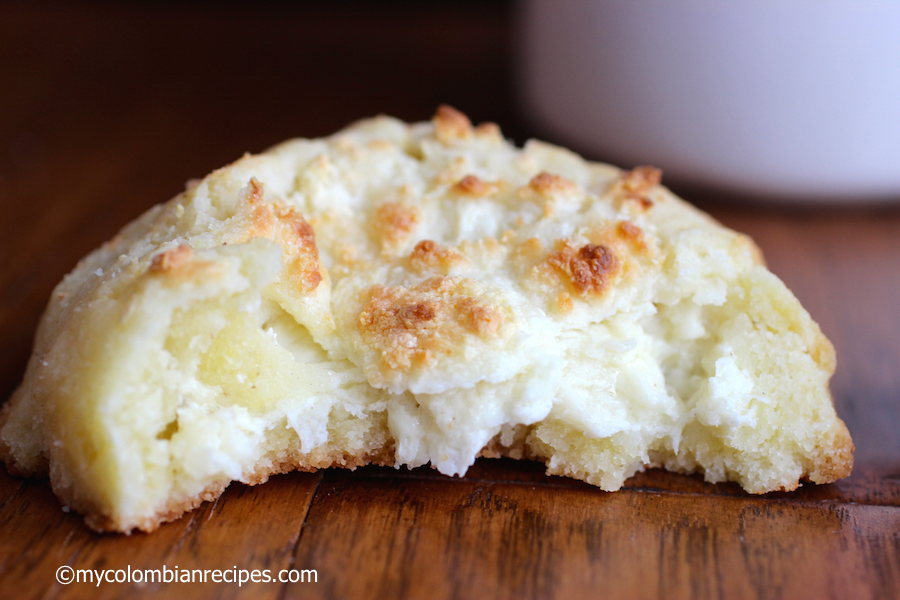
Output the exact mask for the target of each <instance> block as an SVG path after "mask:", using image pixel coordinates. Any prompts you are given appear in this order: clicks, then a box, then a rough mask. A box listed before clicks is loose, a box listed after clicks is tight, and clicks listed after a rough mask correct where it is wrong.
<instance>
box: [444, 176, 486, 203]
mask: <svg viewBox="0 0 900 600" xmlns="http://www.w3.org/2000/svg"><path fill="white" fill-rule="evenodd" d="M451 191H453V192H455V193H457V194H459V195H461V196H471V197H473V198H483V197H485V196H490V195H491V194H493V193H494V192H496V191H497V186H496V184H494V183H490V182H487V181H483V180H481V179H479V178H478V177H477V176H476V175H466V176H465V177H463V178H462V179H460V180H459V181H457V182H456V184H455V185H454V186H453V188H452V190H451Z"/></svg>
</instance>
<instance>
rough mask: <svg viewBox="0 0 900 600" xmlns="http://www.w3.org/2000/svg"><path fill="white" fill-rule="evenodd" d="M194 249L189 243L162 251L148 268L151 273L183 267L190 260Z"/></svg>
mask: <svg viewBox="0 0 900 600" xmlns="http://www.w3.org/2000/svg"><path fill="white" fill-rule="evenodd" d="M193 253H194V251H193V250H192V249H191V247H190V246H188V245H187V244H180V245H179V246H177V247H175V248H172V249H171V250H166V251H164V252H160V253H159V254H157V255H156V256H154V257H153V260H152V261H150V267H149V268H148V269H147V270H148V271H150V272H151V273H166V272H168V271H172V270H174V269H178V268H180V267H183V266H184V265H186V264H187V263H189V262H190V260H191V256H192V255H193Z"/></svg>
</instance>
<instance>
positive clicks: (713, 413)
mask: <svg viewBox="0 0 900 600" xmlns="http://www.w3.org/2000/svg"><path fill="white" fill-rule="evenodd" d="M834 360H835V359H834V351H833V349H832V346H831V344H830V343H829V342H828V340H827V339H826V338H825V337H824V336H823V335H822V333H821V332H820V330H819V327H818V326H817V325H816V324H815V323H814V322H813V321H812V320H811V319H810V316H809V314H807V312H806V311H805V310H804V309H803V308H802V307H801V306H800V304H799V302H798V301H797V300H796V298H795V297H794V296H793V295H792V294H791V292H790V291H788V289H787V288H786V287H785V286H784V284H783V283H782V282H781V281H780V280H779V279H778V278H777V277H775V276H774V275H773V274H772V273H770V272H769V271H768V270H766V268H765V267H764V266H763V264H762V260H761V257H760V254H759V251H758V250H757V249H756V247H755V246H754V244H753V243H752V241H751V240H750V239H748V238H747V237H746V236H743V235H740V234H737V233H735V232H733V231H730V230H728V229H726V228H724V227H722V226H721V225H719V224H718V223H716V222H715V221H714V220H713V219H711V218H710V217H709V216H707V215H705V214H703V213H701V212H700V211H698V210H696V209H694V208H693V207H691V206H690V205H688V204H686V203H685V202H683V201H681V200H679V199H678V198H676V197H675V196H674V195H673V194H672V193H670V192H669V191H668V190H667V189H666V188H664V187H662V186H661V185H660V173H659V171H658V170H656V169H653V168H650V167H639V168H636V169H633V170H631V171H622V170H620V169H617V168H615V167H612V166H609V165H604V164H596V163H591V162H587V161H585V160H583V159H582V158H580V157H579V156H577V155H575V154H573V153H572V152H569V151H567V150H565V149H562V148H559V147H556V146H552V145H550V144H546V143H543V142H538V141H531V142H528V143H527V144H526V145H525V146H524V148H517V147H515V146H513V145H512V144H510V143H508V142H507V141H506V140H504V138H503V137H502V135H501V133H500V130H499V129H498V128H497V126H496V125H493V124H489V123H488V124H482V125H479V126H478V127H473V126H472V125H471V123H470V122H469V120H468V118H466V117H465V116H464V115H463V114H461V113H459V112H457V111H455V110H453V109H451V108H449V107H441V108H440V109H439V111H438V113H437V115H436V116H435V118H434V119H433V120H432V121H431V122H427V123H417V124H406V123H403V122H400V121H398V120H395V119H392V118H388V117H378V118H375V119H370V120H366V121H362V122H359V123H356V124H354V125H351V126H350V127H348V128H347V129H345V130H343V131H341V132H339V133H337V134H335V135H333V136H331V137H328V138H325V139H316V140H305V139H301V140H293V141H289V142H286V143H284V144H281V145H279V146H277V147H275V148H273V149H271V150H269V151H267V152H265V153H262V154H259V155H255V156H249V155H248V156H245V157H244V158H242V159H240V160H238V161H237V162H235V163H234V164H232V165H229V166H227V167H225V168H223V169H220V170H218V171H215V172H214V173H212V174H210V175H209V176H207V177H206V178H204V179H203V180H201V181H196V182H192V183H191V184H190V185H189V187H188V189H187V190H186V191H185V192H184V193H182V194H180V195H178V196H177V197H175V198H173V199H172V200H170V201H169V202H167V203H166V204H163V205H159V206H157V207H155V208H153V209H151V210H150V211H148V212H147V213H145V214H144V215H143V216H141V217H140V218H139V219H137V220H136V221H134V222H133V223H131V224H130V225H128V226H126V227H125V228H124V229H123V230H122V231H121V232H120V233H119V235H117V236H116V237H115V238H114V239H112V240H111V241H109V242H108V243H106V244H104V245H103V246H102V247H101V248H99V249H98V250H96V251H95V252H93V253H92V254H90V255H89V256H87V257H86V258H85V259H83V260H82V261H81V262H80V263H79V264H78V266H77V267H76V268H75V270H74V271H73V272H72V273H71V274H69V275H68V276H67V277H66V278H65V279H64V280H63V281H62V283H60V284H59V286H58V287H57V288H56V290H55V291H54V293H53V295H52V297H51V299H50V303H49V306H48V307H47V310H46V313H45V314H44V317H43V319H42V321H41V324H40V327H39V329H38V333H37V337H36V341H35V346H34V354H33V356H32V358H31V361H30V363H29V365H28V369H27V372H26V374H25V379H24V381H23V383H22V385H21V387H20V388H19V389H18V390H17V391H16V392H15V394H14V396H13V397H12V399H11V401H9V402H8V403H7V404H6V406H5V408H4V409H3V412H2V418H0V423H2V429H0V454H2V458H3V460H4V461H5V462H6V464H7V466H8V468H9V469H10V470H11V471H12V472H14V473H18V474H24V475H47V474H49V477H50V481H51V483H52V485H53V489H54V491H55V492H56V494H57V495H58V496H59V498H60V499H61V501H62V502H63V503H65V504H66V505H69V506H71V507H72V508H74V509H75V510H77V511H79V512H81V513H82V514H84V515H85V517H86V519H87V522H88V524H89V525H90V526H91V527H93V528H95V529H99V530H114V531H124V532H128V531H131V530H133V529H141V530H147V531H149V530H152V529H154V528H155V527H157V526H158V525H159V524H160V523H161V522H163V521H166V520H170V519H173V518H176V517H178V516H179V515H181V514H182V513H184V512H185V511H187V510H190V509H192V508H193V507H195V506H197V505H198V504H199V503H200V502H202V501H204V500H209V499H212V498H215V497H216V496H217V495H218V494H220V493H221V492H222V490H223V489H224V488H225V487H226V486H227V485H228V484H229V483H230V482H232V481H241V482H245V483H251V484H254V483H260V482H263V481H265V480H266V478H267V477H268V476H269V475H272V474H274V473H281V472H285V471H291V470H295V469H300V470H313V469H320V468H324V467H333V466H336V467H350V468H353V467H356V466H359V465H364V464H368V463H375V464H380V465H393V466H396V467H401V466H404V465H405V466H408V467H416V466H420V465H425V464H429V463H430V464H431V465H432V466H433V467H435V468H436V469H438V470H439V471H441V472H442V473H445V474H447V475H462V474H464V473H465V472H466V470H467V468H468V467H469V466H471V465H472V463H473V462H474V461H475V459H476V457H478V456H479V455H486V456H511V457H514V458H521V457H526V458H532V459H537V460H540V461H543V462H545V463H546V465H547V471H548V472H549V473H552V474H558V475H566V476H570V477H575V478H578V479H582V480H584V481H587V482H589V483H591V484H594V485H597V486H599V487H600V488H602V489H603V490H608V491H612V490H616V489H618V488H619V487H620V486H621V485H622V484H623V482H624V481H625V480H626V479H627V478H628V477H630V476H631V475H633V474H634V473H635V472H637V471H640V470H642V469H645V468H647V467H665V468H666V469H670V470H674V471H680V472H700V473H703V475H704V477H705V478H706V479H707V480H708V481H711V482H718V481H725V480H731V481H736V482H738V483H739V484H740V485H741V486H743V487H744V489H745V490H747V491H748V492H751V493H763V492H768V491H771V490H792V489H795V488H796V487H797V486H798V485H799V484H800V482H801V481H805V480H808V481H813V482H816V483H826V482H831V481H835V480H836V479H839V478H841V477H844V476H846V475H848V474H849V472H850V469H851V467H852V462H853V444H852V442H851V439H850V436H849V434H848V432H847V429H846V427H845V426H844V424H843V422H841V420H840V419H839V418H838V417H837V415H836V414H835V410H834V407H833V405H832V400H831V397H830V395H829V390H828V380H829V377H830V376H831V374H832V373H833V371H834V366H835V362H834Z"/></svg>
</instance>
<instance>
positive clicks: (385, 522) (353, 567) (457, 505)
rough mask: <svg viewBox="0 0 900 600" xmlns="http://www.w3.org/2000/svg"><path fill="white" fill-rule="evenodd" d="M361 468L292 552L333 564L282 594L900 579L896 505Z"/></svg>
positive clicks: (721, 587)
mask: <svg viewBox="0 0 900 600" xmlns="http://www.w3.org/2000/svg"><path fill="white" fill-rule="evenodd" d="M360 475H361V474H360ZM360 475H345V474H341V473H329V474H328V475H327V476H326V478H325V479H324V480H323V482H322V484H321V486H320V489H319V493H318V494H317V497H316V503H315V504H314V505H313V507H312V509H311V511H310V518H309V521H308V523H307V531H306V532H305V534H304V536H303V539H302V540H301V544H300V545H299V546H298V548H297V558H296V562H297V563H298V564H308V565H322V564H327V565H330V567H331V568H330V569H325V568H324V567H322V568H320V569H319V573H320V579H319V584H320V585H318V586H316V587H314V588H303V589H302V590H297V593H296V594H294V591H295V589H294V588H289V589H288V594H287V596H286V597H287V598H294V597H296V598H300V597H302V598H363V597H371V598H423V597H429V598H448V599H449V598H474V597H477V598H572V597H579V596H581V595H583V594H584V592H585V590H592V591H593V593H594V594H596V596H597V597H613V598H623V597H628V598H631V597H635V598H711V597H727V598H781V597H795V598H796V597H808V598H835V599H838V598H850V597H853V598H876V597H885V596H883V594H885V592H886V590H891V589H897V587H896V586H897V585H898V584H900V561H891V560H890V558H888V556H893V557H898V556H900V533H898V532H900V508H897V507H873V506H860V505H845V504H839V503H821V504H818V505H817V508H816V509H814V510H807V509H806V507H805V506H804V505H803V504H801V503H795V502H793V501H791V500H789V499H767V498H749V497H746V496H743V497H738V496H735V497H727V498H723V497H716V496H710V495H706V494H691V493H686V494H663V493H654V492H644V491H632V490H628V491H622V492H618V493H613V494H609V493H604V492H602V491H599V490H597V489H595V488H592V487H591V486H588V485H581V484H575V485H561V486H557V487H556V488H555V489H553V490H552V492H550V493H547V492H548V490H547V489H546V487H544V488H542V487H541V486H535V485H533V484H530V483H527V482H484V481H469V480H462V481H456V482H454V483H453V484H451V485H446V484H444V483H443V482H441V481H437V480H434V479H432V478H430V477H424V478H417V477H408V478H396V477H381V476H375V477H366V476H360ZM372 498H377V499H378V500H377V501H372ZM347 540H350V541H351V542H350V543H347ZM884 550H889V551H890V552H891V553H892V554H890V555H888V554H884V556H885V558H884V559H882V560H877V561H876V560H873V558H874V557H875V556H879V557H880V556H882V555H883V551H884ZM823 564H835V565H837V564H841V565H843V568H842V569H835V570H833V571H830V572H822V565H823ZM360 566H362V567H363V569H364V570H363V571H362V572H361V573H360V571H359V568H360ZM373 584H374V586H375V587H374V588H373Z"/></svg>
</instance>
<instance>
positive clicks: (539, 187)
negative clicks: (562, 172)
mask: <svg viewBox="0 0 900 600" xmlns="http://www.w3.org/2000/svg"><path fill="white" fill-rule="evenodd" d="M528 187H529V188H531V189H532V190H534V191H535V192H536V193H537V194H538V195H539V196H541V197H542V198H545V199H547V200H552V199H556V198H559V197H560V196H565V195H568V194H572V193H574V192H577V191H578V184H576V183H575V182H574V181H570V180H568V179H566V178H565V177H561V176H559V175H554V174H553V173H548V172H547V171H541V172H540V173H538V174H537V175H535V176H534V177H532V178H531V181H529V182H528Z"/></svg>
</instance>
